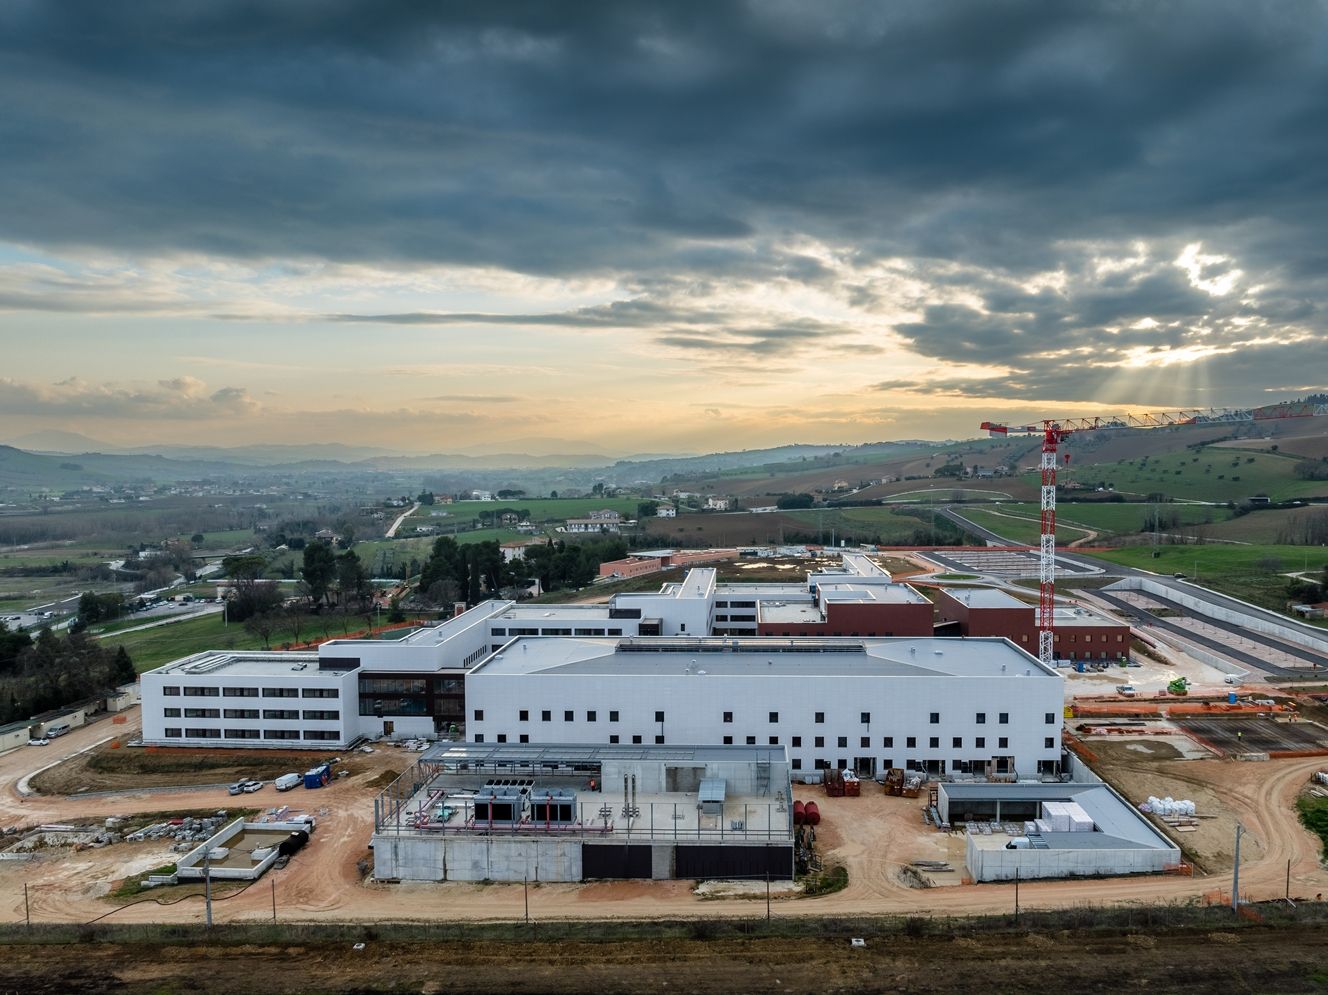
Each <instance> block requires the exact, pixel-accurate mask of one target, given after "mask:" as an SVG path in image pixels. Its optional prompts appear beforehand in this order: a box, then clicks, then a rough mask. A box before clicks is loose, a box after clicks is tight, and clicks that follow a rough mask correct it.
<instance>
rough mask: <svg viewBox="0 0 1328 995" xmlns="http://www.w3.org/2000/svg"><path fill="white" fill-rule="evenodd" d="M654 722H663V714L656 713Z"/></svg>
mask: <svg viewBox="0 0 1328 995" xmlns="http://www.w3.org/2000/svg"><path fill="white" fill-rule="evenodd" d="M655 721H656V722H663V721H664V713H663V712H656V713H655Z"/></svg>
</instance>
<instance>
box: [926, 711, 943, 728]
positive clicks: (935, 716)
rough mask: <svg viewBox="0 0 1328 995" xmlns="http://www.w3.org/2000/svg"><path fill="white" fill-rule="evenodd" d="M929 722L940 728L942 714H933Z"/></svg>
mask: <svg viewBox="0 0 1328 995" xmlns="http://www.w3.org/2000/svg"><path fill="white" fill-rule="evenodd" d="M928 721H930V722H931V724H932V725H934V726H938V725H940V724H941V713H940V712H932V713H931V718H930V719H929V720H928Z"/></svg>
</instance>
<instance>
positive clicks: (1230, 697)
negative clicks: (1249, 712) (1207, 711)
mask: <svg viewBox="0 0 1328 995" xmlns="http://www.w3.org/2000/svg"><path fill="white" fill-rule="evenodd" d="M1235 703H1236V692H1235V691H1228V692H1227V704H1228V705H1234V704H1235Z"/></svg>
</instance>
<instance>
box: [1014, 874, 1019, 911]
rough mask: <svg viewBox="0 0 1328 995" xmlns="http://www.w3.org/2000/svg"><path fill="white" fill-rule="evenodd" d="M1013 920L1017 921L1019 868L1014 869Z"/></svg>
mask: <svg viewBox="0 0 1328 995" xmlns="http://www.w3.org/2000/svg"><path fill="white" fill-rule="evenodd" d="M1014 921H1015V922H1018V921H1019V868H1017V867H1016V868H1015V869H1014Z"/></svg>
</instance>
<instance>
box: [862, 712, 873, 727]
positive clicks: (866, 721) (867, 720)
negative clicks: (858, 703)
mask: <svg viewBox="0 0 1328 995" xmlns="http://www.w3.org/2000/svg"><path fill="white" fill-rule="evenodd" d="M862 724H863V725H865V726H866V725H871V712H863V713H862Z"/></svg>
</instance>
